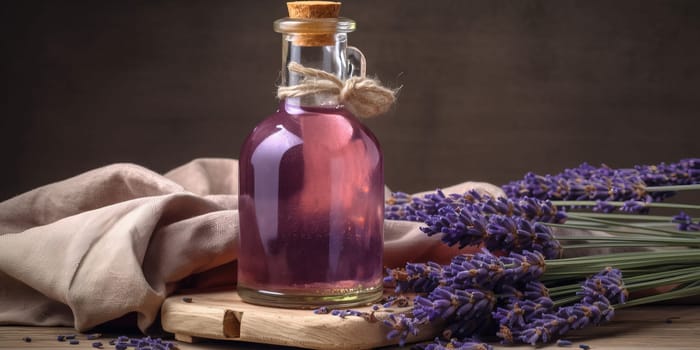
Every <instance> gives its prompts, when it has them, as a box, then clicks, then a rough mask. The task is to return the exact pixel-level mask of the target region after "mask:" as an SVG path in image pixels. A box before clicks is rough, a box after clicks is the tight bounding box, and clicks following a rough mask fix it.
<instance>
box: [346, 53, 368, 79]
mask: <svg viewBox="0 0 700 350" xmlns="http://www.w3.org/2000/svg"><path fill="white" fill-rule="evenodd" d="M347 57H348V63H349V64H348V72H349V73H350V74H349V75H350V76H351V77H363V78H364V76H365V71H366V66H367V60H365V55H364V54H362V51H360V49H358V48H356V47H354V46H348V47H347Z"/></svg>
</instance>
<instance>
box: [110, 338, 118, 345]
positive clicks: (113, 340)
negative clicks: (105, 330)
mask: <svg viewBox="0 0 700 350" xmlns="http://www.w3.org/2000/svg"><path fill="white" fill-rule="evenodd" d="M116 343H117V340H116V339H110V340H109V345H114V344H116Z"/></svg>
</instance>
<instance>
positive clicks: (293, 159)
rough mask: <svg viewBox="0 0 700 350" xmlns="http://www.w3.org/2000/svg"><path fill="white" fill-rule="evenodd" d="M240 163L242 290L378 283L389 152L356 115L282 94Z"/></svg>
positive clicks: (312, 290) (287, 291)
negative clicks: (302, 102) (385, 162)
mask: <svg viewBox="0 0 700 350" xmlns="http://www.w3.org/2000/svg"><path fill="white" fill-rule="evenodd" d="M239 171H240V197H239V214H240V227H241V238H240V243H241V245H240V248H241V249H240V253H239V262H238V264H239V265H238V281H239V282H238V283H239V290H241V289H242V290H246V289H247V290H248V291H254V292H253V294H255V292H256V291H264V292H265V293H267V292H272V293H268V295H273V296H274V295H276V294H277V293H280V294H281V295H284V297H285V298H293V297H294V296H307V297H306V299H305V300H307V301H308V302H309V303H313V302H314V300H313V298H314V297H313V296H315V297H318V298H320V300H330V299H324V298H326V297H332V296H342V295H347V294H348V293H350V294H352V293H359V294H362V293H363V291H365V290H375V291H376V290H379V291H381V283H382V251H383V215H384V178H383V169H382V153H381V150H380V148H379V145H378V143H377V140H376V138H375V137H374V135H372V133H371V132H370V131H369V130H368V129H367V128H365V127H364V126H363V125H362V124H360V123H359V122H358V121H357V119H355V117H353V116H352V115H351V114H350V113H348V112H347V111H345V110H344V109H339V108H319V107H299V106H293V105H290V104H286V103H285V102H284V101H283V102H282V103H281V104H280V109H279V110H278V111H277V113H275V114H273V115H272V116H270V117H268V118H267V119H265V120H264V121H263V122H262V123H260V124H259V125H258V126H257V127H256V128H255V130H254V131H253V132H252V133H251V135H250V136H249V137H248V139H247V140H246V142H245V143H244V145H243V148H242V150H241V155H240V168H239ZM244 294H248V293H241V295H242V297H243V298H244V299H251V298H247V297H246V295H244ZM308 296H312V297H308ZM252 299H255V295H253V297H252ZM247 301H252V302H256V301H257V302H260V300H247Z"/></svg>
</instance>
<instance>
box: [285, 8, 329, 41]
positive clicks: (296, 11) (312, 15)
mask: <svg viewBox="0 0 700 350" xmlns="http://www.w3.org/2000/svg"><path fill="white" fill-rule="evenodd" d="M340 4H341V3H340V2H335V1H292V2H288V3H287V11H289V17H290V18H301V19H318V18H327V19H328V18H330V19H332V18H338V15H339V14H340ZM334 34H335V33H334V32H329V33H314V34H310V33H299V34H298V35H296V36H295V37H294V44H296V45H299V46H327V45H333V44H335V36H334Z"/></svg>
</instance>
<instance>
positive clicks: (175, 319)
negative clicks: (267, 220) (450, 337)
mask: <svg viewBox="0 0 700 350" xmlns="http://www.w3.org/2000/svg"><path fill="white" fill-rule="evenodd" d="M189 297H191V298H192V301H191V302H185V301H183V298H182V296H173V297H170V298H168V299H166V301H165V303H164V304H163V309H162V312H161V322H162V324H163V328H164V329H165V330H166V331H168V332H171V333H175V335H176V338H177V339H180V340H185V341H187V340H189V339H188V336H194V337H201V338H211V339H226V340H239V341H250V342H256V343H264V344H276V345H284V346H297V347H304V348H311V349H367V348H373V347H378V346H386V345H390V344H393V343H396V341H390V340H388V339H386V333H387V328H386V327H384V326H382V325H380V324H379V322H381V320H382V319H386V318H387V317H388V313H387V312H382V311H378V312H376V313H375V317H376V318H377V319H378V321H375V322H368V321H366V320H365V319H363V318H361V317H346V318H341V317H338V316H333V315H327V314H326V315H318V314H314V313H313V312H312V311H311V310H294V309H279V308H271V307H263V306H257V305H251V304H246V303H244V302H243V301H242V300H241V299H240V297H239V296H238V294H237V293H236V292H235V291H228V292H218V293H207V294H195V295H189ZM355 310H358V311H366V312H371V311H372V310H371V307H362V308H355ZM393 310H395V311H401V310H402V309H396V308H394V309H393ZM217 320H218V322H217ZM434 337H435V332H434V330H433V329H425V330H424V331H423V332H421V333H419V334H418V335H417V336H414V337H410V338H409V340H411V341H419V340H424V339H432V338H434ZM193 340H196V339H193Z"/></svg>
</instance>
